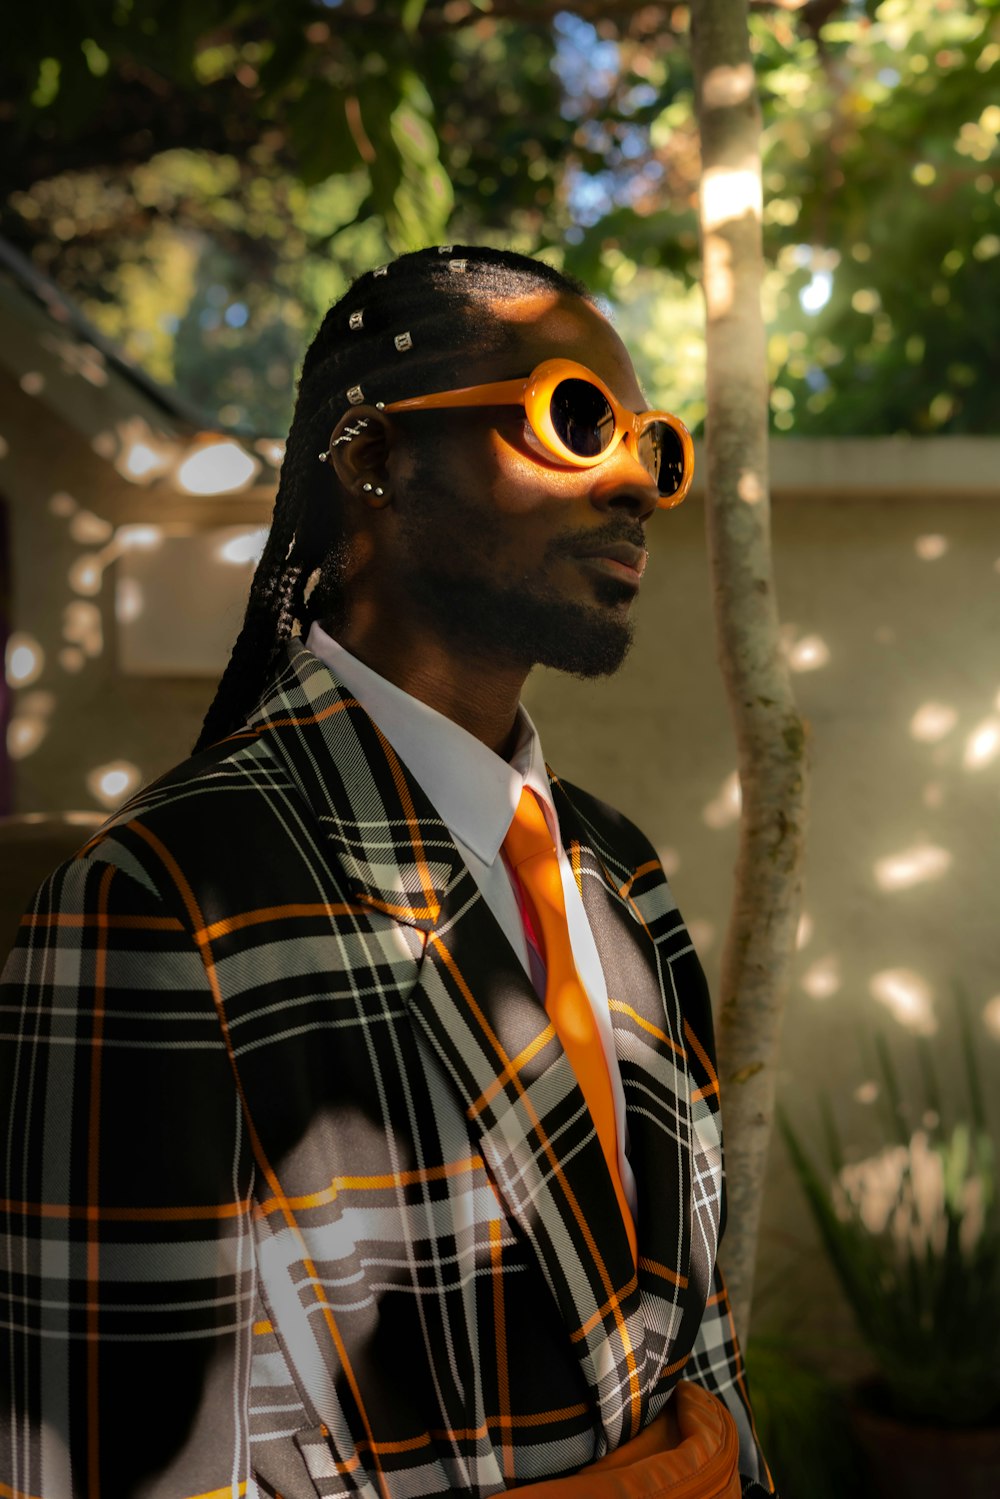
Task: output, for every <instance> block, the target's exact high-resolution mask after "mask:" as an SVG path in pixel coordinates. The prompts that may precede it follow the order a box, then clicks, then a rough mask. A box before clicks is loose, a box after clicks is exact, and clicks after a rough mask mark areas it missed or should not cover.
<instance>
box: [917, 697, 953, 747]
mask: <svg viewBox="0 0 1000 1499" xmlns="http://www.w3.org/2000/svg"><path fill="white" fill-rule="evenodd" d="M957 722H958V714H957V713H956V711H955V709H954V708H951V707H949V706H948V704H947V703H921V705H920V707H919V708H918V709H917V711H916V713H914V715H913V717H912V718H911V719H910V734H911V736H912V737H913V738H914V739H918V740H919V741H920V742H921V743H922V744H937V742H938V740H940V739H944V738H945V736H946V735H948V734H950V733H951V731H952V729H953V728H954V727H955V725H956V723H957Z"/></svg>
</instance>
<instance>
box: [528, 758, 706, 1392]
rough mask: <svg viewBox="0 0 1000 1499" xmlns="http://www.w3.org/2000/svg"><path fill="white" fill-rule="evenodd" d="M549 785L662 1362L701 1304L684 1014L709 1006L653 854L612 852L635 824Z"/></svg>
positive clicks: (693, 1114) (702, 1112)
mask: <svg viewBox="0 0 1000 1499" xmlns="http://www.w3.org/2000/svg"><path fill="white" fill-rule="evenodd" d="M553 796H554V798H555V802H556V808H557V811H558V814H559V821H560V825H561V827H562V830H563V837H564V841H565V843H566V846H567V848H568V849H569V850H570V851H571V857H572V861H573V866H574V869H575V870H576V871H577V879H578V883H579V886H580V890H581V894H582V898H583V903H584V908H585V910H586V913H587V919H588V921H589V924H590V928H591V931H592V932H593V934H594V939H595V942H596V944H597V950H598V953H599V955H600V958H601V965H602V967H603V969H604V974H605V978H606V981H607V986H608V999H609V1003H610V1006H611V1019H612V1026H613V1030H614V1037H615V1049H616V1053H617V1056H618V1061H619V1066H620V1068H621V1074H622V1083H623V1086H624V1091H625V1105H626V1120H627V1125H628V1133H629V1161H630V1164H631V1166H632V1169H633V1171H634V1172H635V1176H636V1182H637V1187H638V1198H639V1222H638V1224H637V1235H638V1241H639V1284H640V1288H641V1291H642V1295H643V1303H644V1316H645V1322H646V1334H647V1341H648V1352H649V1356H650V1358H651V1359H652V1360H653V1361H654V1363H655V1364H656V1365H657V1366H658V1367H659V1368H661V1369H664V1370H665V1369H667V1368H669V1367H670V1365H671V1363H672V1362H673V1358H672V1355H671V1350H672V1348H674V1347H676V1345H677V1343H678V1341H681V1344H682V1346H687V1345H688V1344H689V1343H690V1341H691V1339H690V1338H688V1339H687V1340H686V1341H685V1340H684V1339H683V1338H682V1337H681V1336H680V1335H681V1324H682V1321H683V1320H685V1319H686V1318H693V1319H695V1320H696V1321H697V1320H700V1317H701V1315H702V1311H703V1309H704V1305H705V1298H706V1297H707V1295H708V1294H709V1291H710V1284H709V1282H710V1278H711V1264H712V1262H713V1261H714V1251H715V1240H716V1237H717V1221H716V1220H717V1216H718V1206H719V1200H718V1199H719V1193H720V1191H721V1150H720V1148H719V1145H718V1140H719V1136H718V1128H717V1115H716V1113H714V1112H713V1111H712V1110H711V1109H710V1108H709V1107H708V1105H707V1103H706V1101H705V1099H704V1098H702V1097H699V1096H697V1095H698V1094H699V1093H701V1092H702V1091H703V1090H701V1089H697V1088H696V1087H695V1081H696V1080H695V1079H694V1078H692V1074H691V1069H690V1065H689V1056H690V1052H691V1048H692V1046H698V1045H700V1042H699V1041H698V1038H697V1037H696V1035H695V1034H694V1032H693V1031H692V1028H691V1026H690V1024H689V1023H687V1022H686V1019H685V1017H686V1016H688V1015H690V1014H692V1013H695V1014H699V1013H701V1010H702V1007H704V1010H705V1012H706V1013H708V996H707V990H706V987H705V980H704V976H703V974H702V971H701V966H700V964H699V962H698V958H697V956H696V954H695V952H694V949H693V947H692V946H691V941H690V938H689V937H688V934H687V931H686V929H685V927H684V924H683V922H682V921H681V918H680V915H679V913H678V912H677V909H676V906H675V905H674V902H673V899H672V896H671V894H670V890H669V887H668V885H667V884H666V881H665V880H664V878H663V875H662V871H661V870H660V869H659V865H658V863H655V861H649V863H648V864H647V863H646V861H643V860H641V858H640V859H636V861H635V862H634V863H631V864H628V863H622V862H619V861H620V860H621V859H622V857H623V854H622V850H623V848H624V849H627V848H628V842H629V835H630V834H631V839H632V840H634V839H635V830H634V829H630V828H629V825H628V824H625V823H624V820H623V819H620V820H621V821H622V824H623V826H622V828H621V829H620V830H619V831H618V833H617V835H616V830H615V829H614V828H613V827H612V826H610V825H609V821H608V819H609V818H610V817H614V816H617V814H613V813H611V811H610V809H609V808H601V807H599V804H595V803H593V801H592V799H591V798H589V797H585V796H581V795H580V794H579V793H577V792H575V791H574V790H573V789H570V790H567V789H566V788H565V787H564V786H562V785H561V784H560V783H559V782H558V781H555V782H554V784H553ZM584 806H586V808H587V811H586V813H585V812H584V810H583V809H584ZM712 1102H713V1103H715V1104H717V1098H716V1099H714V1100H712ZM713 1145H714V1149H713ZM693 1172H696V1173H697V1177H698V1191H697V1194H695V1192H694V1181H693ZM686 1331H687V1329H685V1332H686Z"/></svg>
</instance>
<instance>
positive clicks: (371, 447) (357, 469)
mask: <svg viewBox="0 0 1000 1499" xmlns="http://www.w3.org/2000/svg"><path fill="white" fill-rule="evenodd" d="M392 435H393V434H392V422H391V421H390V419H389V418H388V417H387V416H386V414H385V412H384V411H380V410H379V408H378V407H377V406H352V407H351V408H350V409H349V410H348V411H345V412H344V414H343V416H342V417H341V418H340V420H339V422H338V423H337V425H336V426H335V427H334V429H333V431H332V432H331V434H330V441H329V444H328V450H327V453H326V455H325V456H326V461H327V462H328V463H329V464H330V466H331V467H332V469H333V471H334V473H335V474H336V476H337V478H338V480H339V481H340V484H341V486H342V488H343V489H344V491H345V492H346V493H347V494H348V495H350V496H351V497H352V498H356V499H358V500H360V501H361V502H362V503H363V504H365V505H368V506H370V507H371V508H372V509H373V510H379V509H381V508H382V507H383V506H384V505H388V503H389V499H390V494H389V480H388V470H389V450H390V448H391V446H392Z"/></svg>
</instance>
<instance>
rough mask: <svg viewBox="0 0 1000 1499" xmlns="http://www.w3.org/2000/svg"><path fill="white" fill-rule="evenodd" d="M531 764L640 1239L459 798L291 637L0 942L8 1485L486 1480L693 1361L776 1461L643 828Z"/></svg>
mask: <svg viewBox="0 0 1000 1499" xmlns="http://www.w3.org/2000/svg"><path fill="white" fill-rule="evenodd" d="M552 789H553V798H554V801H555V805H556V809H557V813H558V817H559V822H560V828H561V832H562V836H563V840H564V842H565V844H566V846H567V848H568V849H569V850H570V851H571V854H572V859H573V866H574V869H575V871H576V872H577V874H578V878H579V881H580V887H581V890H582V892H583V899H584V905H585V908H586V911H587V916H588V920H589V922H590V925H591V928H592V930H593V932H594V937H595V941H596V943H597V947H598V951H599V954H600V957H601V962H602V965H603V967H604V970H605V973H606V974H607V977H608V987H609V991H610V994H611V999H612V1009H611V1018H612V1023H613V1026H614V1033H615V1045H616V1050H617V1053H618V1056H619V1061H620V1066H621V1072H622V1080H623V1085H624V1090H625V1097H626V1107H627V1111H628V1121H629V1136H630V1142H631V1147H630V1159H631V1162H632V1165H633V1169H634V1170H635V1174H636V1178H637V1182H638V1189H639V1202H640V1213H639V1221H638V1223H637V1224H636V1232H637V1237H638V1250H639V1259H638V1266H637V1265H636V1262H635V1261H634V1260H633V1257H632V1253H631V1250H630V1246H629V1241H628V1236H627V1234H626V1231H625V1227H624V1224H623V1221H622V1217H621V1212H620V1210H619V1207H618V1203H617V1199H616V1195H615V1192H614V1188H613V1185H612V1182H611V1179H610V1177H609V1174H608V1171H607V1169H606V1165H605V1161H604V1157H603V1153H602V1149H601V1145H600V1142H599V1140H598V1139H597V1136H596V1134H595V1132H594V1129H593V1126H592V1124H591V1122H590V1115H589V1111H588V1110H587V1108H586V1107H584V1106H583V1101H582V1095H581V1093H580V1089H579V1085H578V1083H577V1080H576V1077H575V1075H574V1073H573V1069H572V1067H571V1066H570V1065H569V1062H568V1060H567V1057H566V1055H565V1052H564V1049H563V1047H562V1046H561V1045H560V1043H559V1040H558V1038H557V1036H556V1035H555V1032H554V1030H553V1027H552V1025H551V1023H550V1022H549V1019H548V1017H547V1015H546V1014H545V1011H544V1008H543V1006H542V1005H541V1003H540V1002H539V999H538V996H537V995H536V994H535V992H534V990H533V989H532V987H531V985H530V983H529V981H528V980H527V977H526V975H525V974H524V971H523V969H522V968H521V965H520V963H519V962H518V960H517V958H516V956H515V954H514V953H513V951H512V949H511V948H510V944H509V943H508V942H507V941H506V939H505V938H504V937H503V935H502V933H501V931H500V929H499V927H498V926H497V924H496V922H495V921H494V919H493V917H492V916H491V914H490V912H489V910H488V909H487V908H486V906H485V904H484V902H483V901H482V899H481V898H480V897H479V894H478V890H477V888H476V886H475V883H474V881H473V879H472V877H471V875H470V874H469V872H468V870H467V869H466V867H465V865H464V862H463V860H462V858H461V855H460V854H459V852H458V850H457V849H456V847H455V844H454V842H453V840H452V838H451V836H450V834H449V833H448V830H447V828H446V827H445V826H444V824H443V823H442V821H441V819H440V817H439V816H438V814H437V813H436V811H435V809H434V808H433V807H432V806H431V805H430V804H429V803H428V802H427V800H426V798H425V797H424V795H423V793H422V792H421V789H420V787H419V786H418V785H417V784H416V783H415V782H413V781H412V780H411V779H410V778H409V776H408V775H407V772H406V769H405V767H403V766H402V765H400V764H399V762H398V760H397V759H396V757H395V756H394V755H393V753H392V751H391V749H390V748H389V747H388V746H387V745H386V744H385V742H384V740H383V739H382V736H381V735H380V734H379V732H378V730H377V728H376V727H375V725H374V724H372V723H371V721H370V720H369V719H368V718H367V717H366V715H365V714H364V713H363V712H362V711H361V709H360V708H359V707H358V705H357V703H356V702H354V701H353V699H351V698H350V696H349V695H348V694H347V693H346V692H345V691H343V690H342V689H341V688H340V687H339V686H338V684H337V683H336V682H335V681H334V679H333V678H332V677H331V676H330V674H329V672H328V671H327V670H326V668H325V667H324V666H322V664H321V663H320V662H319V661H318V660H317V659H316V658H315V657H314V656H312V655H311V654H310V653H309V652H308V651H307V650H306V649H305V648H304V646H303V645H302V644H301V642H298V641H296V642H293V643H292V645H291V647H290V649H289V654H288V659H287V662H286V664H285V665H284V667H283V668H282V670H281V671H280V673H279V674H278V676H277V677H276V678H275V680H274V682H273V683H272V685H271V688H270V689H269V693H268V695H267V697H266V698H265V700H264V701H263V702H262V703H261V704H260V706H259V708H258V709H257V711H256V712H255V714H254V715H253V717H252V718H251V720H250V722H249V723H248V725H247V726H246V727H245V728H244V729H242V730H241V731H240V733H239V734H237V735H234V736H233V737H232V738H231V739H230V740H228V741H226V742H225V743H223V744H219V745H216V746H214V747H212V748H211V749H209V750H207V751H205V752H204V753H203V754H201V755H199V756H197V757H196V758H195V759H193V760H191V761H188V762H186V763H185V764H184V765H181V766H179V767H178V768H177V769H176V770H174V771H173V772H171V773H170V775H168V776H166V777H164V778H163V780H161V781H159V782H158V783H156V784H155V785H153V786H150V787H148V788H146V789H145V790H143V791H142V792H141V793H140V794H139V796H138V797H136V798H135V799H134V801H133V802H132V803H131V804H130V805H129V806H127V807H125V808H123V809H122V810H121V812H120V813H119V814H118V815H117V816H116V817H115V818H114V819H112V820H111V822H109V823H108V824H107V825H106V826H105V827H104V829H103V830H102V831H101V832H100V833H99V834H98V835H97V836H96V837H95V838H93V839H91V840H90V842H89V843H88V844H87V846H86V847H85V848H84V849H83V850H81V852H80V854H79V855H78V856H77V857H76V858H75V859H73V860H70V861H69V862H68V863H67V864H65V865H63V866H62V867H61V868H60V869H58V870H56V871H55V872H54V873H53V875H52V876H51V878H50V879H49V880H47V881H46V882H45V884H44V885H43V886H42V888H41V889H40V890H39V891H38V893H37V895H36V896H35V898H34V900H33V901H32V903H31V908H30V910H29V912H28V913H27V916H26V919H25V922H24V923H23V925H22V928H21V933H20V937H19V939H18V943H17V946H16V947H15V949H14V951H13V952H12V953H11V956H10V958H9V960H8V963H7V966H6V968H5V970H4V975H3V984H2V989H0V1016H2V1027H0V1118H2V1120H3V1132H4V1142H3V1146H4V1148H3V1151H2V1153H0V1326H2V1329H3V1332H2V1338H3V1354H2V1357H0V1492H8V1493H10V1494H13V1495H31V1496H34V1499H119V1496H126V1495H131V1494H133V1493H138V1492H141V1493H142V1494H143V1496H144V1499H146V1496H148V1499H178V1496H179V1495H185V1496H191V1495H207V1494H214V1493H216V1492H218V1493H220V1494H221V1493H225V1494H231V1495H232V1494H241V1493H245V1494H246V1496H247V1499H273V1496H274V1495H275V1494H282V1495H284V1496H285V1499H348V1496H350V1499H356V1496H360V1499H397V1496H399V1495H403V1494H413V1493H420V1494H422V1495H425V1496H426V1499H443V1496H445V1495H449V1494H452V1493H454V1492H455V1491H460V1492H463V1493H467V1494H469V1495H470V1496H472V1499H488V1496H492V1495H495V1494H497V1493H501V1492H503V1491H504V1490H505V1489H507V1488H511V1487H516V1486H519V1485H523V1484H527V1483H532V1482H537V1481H540V1480H542V1479H545V1478H549V1477H551V1476H553V1475H555V1474H558V1473H562V1472H566V1471H571V1470H574V1469H577V1468H580V1467H582V1466H584V1465H586V1464H587V1463H589V1462H591V1461H593V1460H594V1459H595V1458H598V1457H600V1456H602V1455H603V1454H604V1453H605V1452H606V1451H611V1450H615V1449H617V1448H618V1447H620V1446H621V1445H622V1443H623V1442H626V1441H628V1440H629V1439H630V1437H632V1436H633V1435H634V1434H635V1433H636V1432H638V1431H640V1430H642V1429H644V1428H645V1427H646V1426H648V1424H649V1423H650V1421H651V1420H653V1419H655V1417H656V1416H657V1414H658V1413H659V1411H660V1410H661V1409H662V1407H663V1405H664V1402H665V1401H666V1400H667V1399H668V1398H669V1397H670V1394H671V1391H672V1390H673V1387H674V1385H675V1383H676V1381H677V1379H678V1378H679V1377H680V1376H681V1373H683V1377H684V1378H685V1379H689V1380H695V1381H697V1382H698V1383H701V1384H703V1385H704V1386H705V1387H706V1388H708V1389H711V1390H713V1391H715V1392H716V1393H718V1394H719V1395H720V1396H721V1398H722V1399H723V1400H724V1401H725V1402H726V1404H727V1405H728V1407H729V1409H730V1411H731V1413H732V1414H733V1417H734V1419H735V1421H736V1423H737V1427H738V1430H739V1435H740V1467H741V1470H742V1471H744V1472H745V1473H746V1474H747V1475H749V1476H750V1477H751V1478H755V1477H758V1476H763V1474H764V1472H765V1470H764V1468H763V1464H762V1459H761V1458H760V1456H759V1454H758V1452H757V1448H756V1445H755V1442H754V1438H753V1433H752V1428H751V1422H750V1415H749V1406H748V1404H747V1399H746V1391H745V1387H744V1382H743V1372H742V1366H741V1362H740V1355H739V1349H738V1347H737V1346H736V1342H735V1339H734V1335H733V1332H732V1328H731V1324H730V1321H729V1316H728V1307H727V1305H726V1302H725V1295H724V1291H723V1288H722V1284H721V1280H720V1278H719V1276H718V1272H717V1270H716V1264H715V1259H716V1248H717V1244H718V1237H719V1233H720V1230H721V1226H722V1223H723V1221H724V1214H725V1208H724V1196H723V1174H722V1158H721V1147H720V1139H719V1116H718V1097H717V1092H716V1091H713V1084H714V1083H715V1078H714V1073H713V1069H712V1060H711V1055H712V1029H711V1015H710V1010H709V1006H708V998H707V994H706V992H705V986H704V980H703V978H702V976H701V970H700V967H699V965H698V961H697V958H696V957H695V955H694V952H693V950H692V948H691V945H690V942H689V940H688V937H687V933H686V931H685V929H684V926H683V923H682V922H681V920H680V918H679V916H678V915H677V912H676V909H675V907H674V904H673V901H672V898H671V896H670V892H669V888H668V886H667V884H666V881H665V880H664V878H663V876H662V872H661V871H660V870H659V866H658V865H657V864H655V862H654V856H653V854H652V851H651V849H650V847H649V844H648V843H647V841H646V840H645V839H644V838H643V837H642V835H641V834H640V833H639V832H638V831H637V830H636V829H635V828H633V827H632V826H631V824H629V823H627V822H626V821H625V820H624V819H623V818H621V817H620V816H619V815H618V814H617V813H615V812H614V811H613V810H612V809H611V808H608V807H604V806H602V805H601V804H600V803H598V802H595V801H594V800H593V799H592V798H590V797H587V796H586V795H585V794H584V793H582V792H579V791H577V790H575V789H574V788H571V787H565V786H562V785H561V784H559V783H558V782H555V781H554V782H553V788H552ZM623 890H624V891H626V894H625V895H623V894H622V893H621V892H622V891H623ZM665 1182H668V1183H669V1184H670V1190H669V1191H664V1190H663V1184H664V1183H665Z"/></svg>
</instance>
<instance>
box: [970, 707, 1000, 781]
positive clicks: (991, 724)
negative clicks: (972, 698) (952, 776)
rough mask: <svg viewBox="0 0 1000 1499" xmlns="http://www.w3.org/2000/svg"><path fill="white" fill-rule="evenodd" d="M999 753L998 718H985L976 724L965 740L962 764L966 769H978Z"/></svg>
mask: <svg viewBox="0 0 1000 1499" xmlns="http://www.w3.org/2000/svg"><path fill="white" fill-rule="evenodd" d="M997 755H1000V718H987V719H986V720H985V722H983V723H981V724H979V725H977V727H976V728H975V729H973V731H972V733H971V734H970V735H969V737H968V739H967V740H966V741H965V750H964V753H963V755H962V764H963V765H964V767H965V769H966V770H980V769H981V768H982V767H983V766H984V765H991V764H992V763H993V761H994V760H995V759H996V758H997Z"/></svg>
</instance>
